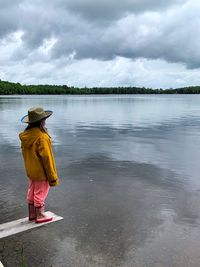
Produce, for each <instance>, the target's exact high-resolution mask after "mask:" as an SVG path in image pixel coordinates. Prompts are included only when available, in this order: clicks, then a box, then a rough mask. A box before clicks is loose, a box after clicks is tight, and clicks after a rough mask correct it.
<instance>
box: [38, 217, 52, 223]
mask: <svg viewBox="0 0 200 267" xmlns="http://www.w3.org/2000/svg"><path fill="white" fill-rule="evenodd" d="M52 220H53V218H49V219H43V220H39V221H38V220H37V219H36V220H35V223H44V222H50V221H52Z"/></svg>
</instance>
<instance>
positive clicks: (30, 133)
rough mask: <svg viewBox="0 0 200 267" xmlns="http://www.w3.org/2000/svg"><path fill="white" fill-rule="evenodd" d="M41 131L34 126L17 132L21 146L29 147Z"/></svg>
mask: <svg viewBox="0 0 200 267" xmlns="http://www.w3.org/2000/svg"><path fill="white" fill-rule="evenodd" d="M41 133H42V131H41V130H40V129H39V128H38V127H36V128H32V129H29V130H26V131H24V132H22V133H20V134H19V138H20V140H21V142H22V146H24V147H31V146H32V145H33V143H34V142H35V141H37V139H38V138H39V137H40V136H41Z"/></svg>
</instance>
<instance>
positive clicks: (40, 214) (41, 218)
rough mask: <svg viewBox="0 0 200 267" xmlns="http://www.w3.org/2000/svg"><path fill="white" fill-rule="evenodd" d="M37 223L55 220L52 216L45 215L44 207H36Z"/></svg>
mask: <svg viewBox="0 0 200 267" xmlns="http://www.w3.org/2000/svg"><path fill="white" fill-rule="evenodd" d="M35 211H36V219H35V222H36V223H43V222H49V221H51V220H52V219H53V217H52V216H50V215H47V214H45V212H44V206H43V207H36V208H35Z"/></svg>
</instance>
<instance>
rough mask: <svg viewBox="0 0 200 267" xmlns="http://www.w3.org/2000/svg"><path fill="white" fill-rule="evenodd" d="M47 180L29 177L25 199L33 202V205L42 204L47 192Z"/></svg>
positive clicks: (40, 205)
mask: <svg viewBox="0 0 200 267" xmlns="http://www.w3.org/2000/svg"><path fill="white" fill-rule="evenodd" d="M49 188H50V186H49V183H48V181H32V180H31V179H29V187H28V192H27V201H28V203H30V204H34V206H35V207H42V206H44V203H45V199H46V197H47V195H48V192H49Z"/></svg>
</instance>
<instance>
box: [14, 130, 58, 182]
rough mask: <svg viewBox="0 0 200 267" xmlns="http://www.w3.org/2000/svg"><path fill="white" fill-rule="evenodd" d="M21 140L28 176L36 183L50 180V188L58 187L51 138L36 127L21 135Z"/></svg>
mask: <svg viewBox="0 0 200 267" xmlns="http://www.w3.org/2000/svg"><path fill="white" fill-rule="evenodd" d="M19 138H20V140H21V148H22V154H23V157H24V164H25V169H26V173H27V176H28V177H29V178H30V179H31V180H34V181H44V180H48V181H49V185H50V186H56V185H58V183H59V178H58V175H57V171H56V164H55V160H54V156H53V151H52V145H51V138H50V136H49V135H48V134H47V133H46V132H43V131H42V130H40V129H39V128H38V127H35V128H31V129H28V130H25V131H24V132H22V133H20V134H19Z"/></svg>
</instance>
